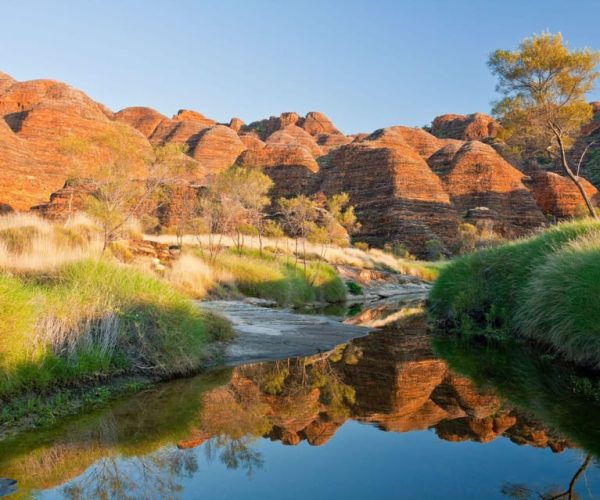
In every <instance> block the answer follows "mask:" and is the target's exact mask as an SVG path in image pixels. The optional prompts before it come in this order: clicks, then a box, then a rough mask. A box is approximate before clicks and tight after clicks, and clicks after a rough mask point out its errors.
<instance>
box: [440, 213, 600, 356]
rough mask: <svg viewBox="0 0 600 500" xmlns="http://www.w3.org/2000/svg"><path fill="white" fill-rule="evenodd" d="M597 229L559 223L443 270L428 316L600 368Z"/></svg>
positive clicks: (583, 224) (591, 225)
mask: <svg viewBox="0 0 600 500" xmlns="http://www.w3.org/2000/svg"><path fill="white" fill-rule="evenodd" d="M598 234H600V224H598V223H596V222H591V221H577V222H570V223H564V224H559V225H558V226H556V227H553V228H552V229H549V230H547V231H544V232H542V233H540V234H538V235H537V236H534V237H532V238H529V239H526V240H521V241H517V242H513V243H508V244H506V245H502V246H499V247H495V248H490V249H487V250H483V251H480V252H476V253H473V254H471V255H468V256H465V257H461V258H459V259H456V260H455V261H453V262H452V263H450V264H449V265H448V266H447V267H446V268H444V269H443V270H442V272H441V274H440V276H439V278H438V280H437V281H436V283H435V285H434V287H433V289H432V291H431V294H430V298H429V300H430V305H429V308H430V311H431V313H432V315H433V317H434V318H435V319H436V320H437V321H438V323H441V324H443V325H445V326H450V327H452V328H455V329H459V330H460V331H461V332H463V333H486V334H493V335H498V334H499V335H501V336H507V335H515V334H521V335H524V336H526V337H529V338H532V339H535V340H536V341H538V342H540V343H542V344H545V345H546V346H548V347H551V348H553V349H554V350H556V351H559V352H560V353H561V354H562V355H563V356H564V357H565V358H567V359H570V360H572V361H576V362H587V363H589V362H593V363H596V364H598V363H600V329H599V328H600V327H599V326H598V325H600V316H599V315H598V311H597V309H598V308H597V297H598V292H599V291H600V260H599V259H598V257H599V256H600V237H599V236H598Z"/></svg>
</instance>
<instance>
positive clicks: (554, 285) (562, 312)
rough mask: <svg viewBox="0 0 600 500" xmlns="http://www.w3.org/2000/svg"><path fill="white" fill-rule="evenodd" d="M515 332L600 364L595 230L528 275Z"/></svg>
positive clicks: (599, 253)
mask: <svg viewBox="0 0 600 500" xmlns="http://www.w3.org/2000/svg"><path fill="white" fill-rule="evenodd" d="M524 296H525V300H524V302H523V303H522V304H521V305H520V307H519V308H518V310H517V314H516V318H515V319H516V322H517V325H518V327H519V331H520V332H521V333H522V334H523V335H525V336H527V337H530V338H532V339H535V340H539V341H542V342H544V343H547V344H549V345H551V346H552V347H553V348H554V350H556V351H557V352H560V353H561V354H562V355H563V357H565V358H567V359H569V360H571V361H575V362H578V363H583V364H596V365H598V367H600V307H599V303H598V297H600V232H598V233H593V234H590V235H589V236H585V237H582V238H580V239H578V240H575V241H573V243H571V244H570V245H568V246H567V247H565V248H564V249H562V250H560V251H559V252H557V253H556V254H554V255H551V256H550V257H548V259H547V260H546V261H545V262H544V263H543V264H542V265H540V266H539V267H537V268H536V269H535V270H534V272H533V273H532V276H531V279H530V280H529V283H528V285H527V286H526V288H525V293H524Z"/></svg>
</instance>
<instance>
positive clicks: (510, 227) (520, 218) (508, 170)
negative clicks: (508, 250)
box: [431, 141, 546, 236]
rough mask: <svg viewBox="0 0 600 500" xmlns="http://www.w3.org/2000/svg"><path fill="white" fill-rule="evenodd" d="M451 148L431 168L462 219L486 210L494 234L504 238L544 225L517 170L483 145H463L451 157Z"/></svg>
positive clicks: (442, 153) (438, 156)
mask: <svg viewBox="0 0 600 500" xmlns="http://www.w3.org/2000/svg"><path fill="white" fill-rule="evenodd" d="M454 147H455V145H451V146H446V147H445V148H444V149H443V150H440V151H439V154H438V153H436V154H435V155H434V156H435V158H432V159H431V164H432V168H435V169H437V171H438V172H439V176H440V178H441V179H442V183H443V185H444V189H445V191H446V192H447V193H448V195H449V196H450V200H451V202H452V205H453V206H454V207H455V208H456V210H457V212H458V213H459V214H460V215H461V216H463V217H464V216H465V215H466V214H467V212H468V211H469V210H470V209H473V208H476V207H486V208H488V209H489V210H490V211H492V212H493V214H494V219H495V222H496V224H495V226H496V227H495V229H496V231H497V232H499V233H500V234H503V235H505V236H511V235H512V236H522V235H525V234H528V233H529V232H531V231H532V230H533V229H535V228H537V227H540V226H541V225H542V224H544V222H545V221H546V219H545V217H544V214H543V213H542V211H541V210H540V208H539V206H538V205H537V204H536V198H535V196H534V195H533V193H532V192H531V191H530V190H529V189H528V188H527V187H526V186H525V184H524V183H523V182H524V181H525V180H526V179H527V177H526V176H525V175H524V174H523V173H522V172H521V171H520V170H517V169H516V168H515V167H513V166H512V165H511V164H510V163H508V162H507V161H506V160H504V159H503V158H502V157H501V156H500V155H499V154H498V153H497V152H496V151H495V150H494V148H492V147H491V146H488V145H486V144H483V143H482V142H478V141H469V142H466V143H464V144H463V145H462V146H461V147H460V148H459V149H457V150H456V151H455V153H454V155H453V156H452V149H453V148H454ZM450 156H452V158H451V159H450Z"/></svg>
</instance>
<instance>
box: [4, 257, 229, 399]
mask: <svg viewBox="0 0 600 500" xmlns="http://www.w3.org/2000/svg"><path fill="white" fill-rule="evenodd" d="M226 333H228V329H227V326H226V325H225V324H224V322H223V320H219V319H217V318H215V317H214V316H212V315H210V314H207V313H204V312H202V311H201V310H200V309H199V308H197V307H195V306H194V305H193V304H192V303H191V302H190V301H189V300H188V299H187V298H186V297H185V296H184V295H183V294H181V293H179V292H176V291H175V290H174V289H173V288H172V287H170V286H168V285H167V284H166V283H164V282H161V281H160V280H159V279H157V278H155V277H152V276H149V275H147V274H145V273H143V272H141V271H139V270H136V269H133V268H126V267H125V266H121V265H118V264H115V263H111V262H107V261H98V260H82V261H77V262H73V263H68V264H64V265H62V266H60V267H58V268H57V269H56V270H54V271H49V272H45V273H43V274H41V273H25V274H9V273H3V274H1V275H0V339H1V342H0V396H2V395H8V394H11V393H15V392H17V391H20V390H24V389H35V390H43V389H45V388H47V387H49V386H51V385H56V384H65V383H70V382H74V381H81V380H84V379H86V378H88V377H91V378H97V377H99V376H106V375H110V374H114V373H122V372H133V373H149V374H154V375H161V376H165V377H167V376H174V375H180V374H185V373H189V372H191V371H193V370H194V369H197V368H198V367H199V365H200V363H201V360H202V356H203V350H204V347H205V346H206V344H207V343H208V342H209V341H210V340H212V339H214V338H218V337H222V336H223V334H226Z"/></svg>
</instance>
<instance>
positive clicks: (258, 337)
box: [199, 300, 372, 366]
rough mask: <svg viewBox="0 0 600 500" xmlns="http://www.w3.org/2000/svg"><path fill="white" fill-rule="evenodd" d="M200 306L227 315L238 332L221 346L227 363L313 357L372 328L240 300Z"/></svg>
mask: <svg viewBox="0 0 600 500" xmlns="http://www.w3.org/2000/svg"><path fill="white" fill-rule="evenodd" d="M199 305H200V306H201V307H202V309H204V310H206V311H211V312H215V313H218V314H220V315H221V316H224V317H225V318H227V319H228V320H229V321H231V323H232V325H233V329H234V331H235V332H236V333H237V337H236V338H235V339H234V340H233V341H232V342H228V343H226V344H222V345H221V346H220V347H221V349H222V355H223V362H224V365H225V366H236V365H240V364H246V363H258V362H262V361H276V360H280V359H285V358H291V357H299V356H310V355H313V354H315V353H318V352H323V351H329V350H331V349H333V348H334V347H335V346H337V345H339V344H343V343H345V342H348V341H349V340H351V339H353V338H356V337H362V336H365V335H367V334H368V333H369V332H370V331H371V330H372V329H371V328H367V327H363V326H357V325H348V324H345V323H342V322H340V321H339V320H338V319H336V318H334V317H330V316H320V315H311V314H297V313H294V312H292V311H290V310H287V309H271V308H268V307H261V306H257V305H254V304H250V303H246V302H241V301H228V300H215V301H208V302H201V303H199Z"/></svg>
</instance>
